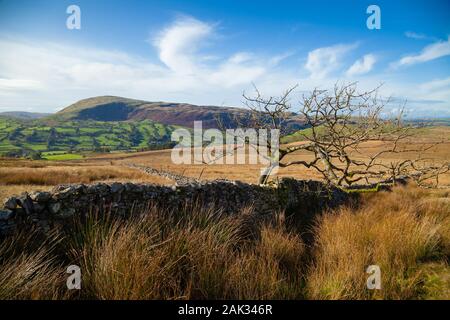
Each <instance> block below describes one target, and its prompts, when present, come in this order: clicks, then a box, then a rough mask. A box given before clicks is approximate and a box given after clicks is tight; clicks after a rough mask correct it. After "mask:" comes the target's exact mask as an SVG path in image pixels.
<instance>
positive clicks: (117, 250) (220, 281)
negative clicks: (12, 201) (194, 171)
mask: <svg viewBox="0 0 450 320" xmlns="http://www.w3.org/2000/svg"><path fill="white" fill-rule="evenodd" d="M254 219H255V217H254V216H253V214H252V212H251V210H248V209H246V210H244V212H241V213H240V214H238V215H237V216H224V215H223V214H222V212H221V211H220V210H215V209H211V208H201V207H195V208H184V209H182V210H181V211H180V212H168V211H164V210H161V209H158V208H156V207H152V208H150V209H149V211H148V212H146V214H145V215H142V216H140V217H137V218H132V219H128V220H126V221H121V220H117V219H114V220H112V221H111V220H110V219H106V220H103V221H100V222H99V221H98V220H97V219H93V220H90V221H88V223H86V224H84V225H83V226H82V227H81V230H80V232H77V233H76V234H77V235H78V237H76V238H74V239H73V240H72V247H71V256H72V257H73V259H74V260H75V261H80V262H81V269H82V270H84V273H85V275H84V277H83V280H84V282H83V286H84V288H85V289H86V291H87V292H88V296H89V297H94V298H99V299H212V298H213V299H227V298H230V299H231V298H253V299H264V298H268V299H274V298H279V299H282V298H291V299H294V298H300V297H301V295H300V294H301V286H297V285H294V284H300V281H297V280H298V279H300V277H301V267H300V266H301V263H300V259H301V257H302V254H303V245H302V243H301V240H300V238H299V237H297V236H295V235H290V234H288V233H287V232H286V231H284V230H283V229H282V227H281V226H275V225H270V224H268V223H264V222H260V223H261V224H262V226H261V227H259V226H258V222H257V221H255V220H254ZM249 221H251V223H250V222H249ZM79 235H81V237H80V236H79ZM297 278H298V279H297Z"/></svg>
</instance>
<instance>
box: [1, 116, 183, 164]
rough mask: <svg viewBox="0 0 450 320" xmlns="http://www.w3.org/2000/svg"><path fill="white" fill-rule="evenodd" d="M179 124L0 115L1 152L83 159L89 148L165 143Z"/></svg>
mask: <svg viewBox="0 0 450 320" xmlns="http://www.w3.org/2000/svg"><path fill="white" fill-rule="evenodd" d="M176 128H177V127H176V126H168V125H163V124H160V123H156V122H153V121H151V120H143V121H133V122H128V121H108V122H103V121H92V120H85V121H83V120H79V121H48V120H47V121H45V120H17V119H11V118H7V117H0V155H1V156H15V157H31V158H43V159H49V160H68V159H80V158H82V157H83V156H82V154H83V153H85V152H92V151H99V152H108V151H116V150H123V151H133V150H134V151H135V150H147V149H154V148H159V147H164V146H166V145H168V144H170V142H171V141H170V135H171V133H172V131H173V130H175V129H176Z"/></svg>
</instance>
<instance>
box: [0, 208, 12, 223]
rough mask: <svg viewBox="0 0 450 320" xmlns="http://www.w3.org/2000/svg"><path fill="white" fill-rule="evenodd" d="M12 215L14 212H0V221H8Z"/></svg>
mask: <svg viewBox="0 0 450 320" xmlns="http://www.w3.org/2000/svg"><path fill="white" fill-rule="evenodd" d="M13 215H14V212H13V211H11V210H9V209H4V210H0V220H2V221H6V220H9V219H10V218H11V217H12V216H13Z"/></svg>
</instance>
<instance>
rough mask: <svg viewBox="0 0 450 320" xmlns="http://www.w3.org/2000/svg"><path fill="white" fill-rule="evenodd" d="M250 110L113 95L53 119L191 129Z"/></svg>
mask: <svg viewBox="0 0 450 320" xmlns="http://www.w3.org/2000/svg"><path fill="white" fill-rule="evenodd" d="M248 114H249V112H248V110H246V109H242V108H235V107H218V106H198V105H193V104H188V103H170V102H148V101H142V100H134V99H128V98H122V97H114V96H101V97H93V98H88V99H84V100H80V101H78V102H76V103H74V104H72V105H70V106H68V107H67V108H64V109H63V110H61V111H59V112H57V113H56V114H55V115H54V116H53V118H55V119H62V120H96V121H142V120H151V121H155V122H158V123H161V124H165V125H178V126H183V127H189V128H192V127H193V125H194V121H202V123H203V128H217V119H220V120H221V121H222V122H223V123H224V124H225V125H226V126H229V127H233V125H234V121H233V119H235V118H241V119H245V118H246V117H248ZM287 125H288V127H289V129H290V131H295V130H298V129H301V128H302V127H303V126H302V125H303V123H302V121H301V119H299V118H298V117H296V116H295V114H292V115H291V117H290V118H289V119H288V123H287Z"/></svg>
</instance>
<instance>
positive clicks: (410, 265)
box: [0, 186, 450, 299]
mask: <svg viewBox="0 0 450 320" xmlns="http://www.w3.org/2000/svg"><path fill="white" fill-rule="evenodd" d="M448 196H449V195H448V191H447V192H444V191H440V192H438V193H436V192H433V193H430V192H428V191H423V190H419V189H416V188H414V187H412V186H409V187H406V188H405V187H398V188H396V189H395V190H394V191H393V192H390V193H387V192H381V193H378V194H373V195H364V196H363V198H362V200H361V202H360V203H358V204H356V203H355V204H349V205H348V206H346V207H343V208H340V209H337V210H335V211H331V212H325V213H323V214H322V215H320V216H318V217H317V219H316V220H315V222H314V224H313V225H312V226H310V228H311V230H312V232H313V234H314V241H313V243H309V244H306V243H305V242H304V241H303V240H302V234H301V233H300V231H299V230H298V229H296V227H295V223H294V222H295V217H284V216H283V214H282V213H280V214H274V215H273V216H272V218H270V219H269V218H266V219H261V218H258V217H257V216H255V215H253V214H252V209H251V208H247V209H245V210H243V212H236V215H233V216H224V215H222V214H221V213H220V208H219V209H217V210H216V209H204V208H200V207H186V208H180V209H179V210H178V211H175V212H165V211H164V210H162V209H161V208H156V207H151V208H150V209H148V211H147V212H145V214H144V215H142V216H141V217H136V218H135V219H131V220H126V221H123V220H119V219H118V218H113V217H111V216H109V217H108V216H106V218H102V219H100V218H95V217H90V218H89V219H88V221H87V223H84V224H78V223H75V225H74V226H73V227H72V228H71V229H69V230H68V231H67V232H65V233H59V234H57V233H55V234H52V235H51V236H49V237H48V238H47V239H40V238H38V237H37V236H36V235H34V234H32V233H31V234H30V233H28V234H26V235H25V234H22V235H17V236H16V238H14V239H9V240H8V241H3V242H2V243H1V244H0V257H1V259H0V298H1V299H86V298H90V299H450V268H449V266H448V262H449V261H448V259H449V257H450V251H449V250H450V228H449V226H450V215H449V212H450V203H449V202H448V201H447V200H448ZM69 264H77V265H79V266H80V267H81V270H83V276H82V290H80V291H77V290H74V291H68V290H67V289H66V288H65V279H66V277H67V274H65V267H66V266H67V265H69ZM372 264H376V265H379V266H380V268H381V272H382V273H381V277H382V289H381V290H368V289H367V288H366V279H367V277H368V275H367V274H366V272H365V270H366V267H367V265H372Z"/></svg>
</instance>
